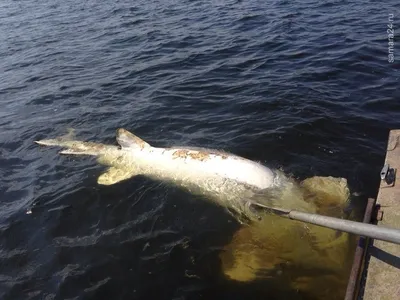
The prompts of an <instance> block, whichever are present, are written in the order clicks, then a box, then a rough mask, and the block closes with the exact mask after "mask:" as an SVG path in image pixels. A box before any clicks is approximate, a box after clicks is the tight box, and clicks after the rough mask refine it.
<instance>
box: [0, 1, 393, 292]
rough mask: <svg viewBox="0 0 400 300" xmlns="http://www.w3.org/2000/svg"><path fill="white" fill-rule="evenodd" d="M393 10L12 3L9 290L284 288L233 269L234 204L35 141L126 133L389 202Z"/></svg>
mask: <svg viewBox="0 0 400 300" xmlns="http://www.w3.org/2000/svg"><path fill="white" fill-rule="evenodd" d="M396 5H397V6H396ZM389 13H394V20H395V21H394V23H395V24H400V23H398V19H399V18H400V10H399V5H398V3H397V1H385V4H383V3H381V2H380V1H354V0H353V1H316V0H310V1H300V0H299V1H171V0H165V1H144V0H140V1H93V0H91V1H76V0H74V1H72V0H71V1H69V0H66V1H59V0H56V1H32V0H27V1H11V0H4V1H2V2H1V3H0V104H1V106H0V129H1V130H0V145H1V148H0V151H1V152H0V166H1V167H0V183H1V185H0V196H1V199H0V298H1V299H227V298H228V297H229V298H230V299H245V298H246V299H274V297H276V298H281V299H284V296H279V294H278V295H277V294H276V292H275V291H273V290H268V289H267V290H264V291H260V289H254V288H253V286H252V285H251V284H248V285H246V284H238V283H235V282H229V281H228V280H224V279H223V278H222V276H221V274H220V271H219V267H218V266H219V263H218V249H220V248H221V247H222V246H223V245H224V244H226V243H228V242H229V240H230V238H231V237H232V234H233V233H234V232H235V230H236V229H237V228H238V225H237V224H236V223H235V222H234V221H233V220H232V219H231V218H230V217H229V216H228V215H226V214H225V213H224V212H223V211H222V210H220V209H218V208H216V207H213V206H212V205H210V204H207V203H205V202H204V201H199V200H198V199H196V198H195V197H193V196H190V195H188V194H186V193H184V192H183V191H180V190H177V189H174V188H172V187H170V186H166V185H164V184H160V183H157V182H152V181H150V180H148V179H145V178H135V179H133V180H130V181H129V182H125V183H121V184H118V185H116V186H113V187H99V186H98V185H97V184H96V180H97V177H98V175H100V173H101V171H102V169H103V168H102V167H101V166H98V165H97V164H96V163H95V162H94V160H93V159H90V158H81V157H78V158H70V157H60V156H59V155H57V152H56V150H54V149H40V148H38V147H37V146H36V145H34V144H33V141H34V140H37V139H41V138H45V137H55V136H58V135H62V134H65V132H66V129H67V128H68V127H73V128H75V129H76V130H77V135H78V137H79V138H81V139H85V140H97V141H102V142H107V143H114V139H115V129H116V128H118V127H125V128H127V129H128V130H131V131H133V132H135V133H136V134H138V135H139V136H141V137H143V138H144V139H145V140H147V141H148V142H149V143H152V144H153V145H156V146H170V145H176V144H183V145H192V146H203V147H211V148H219V149H224V150H226V151H231V152H233V153H235V154H238V155H242V156H245V157H247V158H250V159H253V160H258V161H261V162H263V163H264V164H265V165H267V166H270V167H274V168H277V167H279V168H283V169H284V170H285V172H287V173H291V174H293V175H294V176H296V177H298V178H306V177H310V176H314V175H322V176H329V175H331V176H338V177H345V178H347V179H348V180H349V183H350V186H351V188H352V191H357V192H362V193H363V194H364V195H365V196H375V195H376V192H377V187H378V183H379V178H378V175H379V170H380V168H381V166H382V163H383V159H384V153H385V147H386V140H387V136H388V131H389V129H392V128H399V127H400V124H399V119H400V92H399V78H400V71H399V65H398V64H396V63H392V64H390V63H389V62H388V56H387V55H388V54H387V51H388V49H387V48H388V47H387V46H388V45H387V33H386V29H387V23H388V14H389ZM396 26H397V25H396ZM396 53H397V55H398V57H399V58H400V44H395V55H396ZM353 206H354V209H355V210H356V211H358V215H361V213H362V210H363V208H364V207H363V203H355V205H353ZM30 210H31V212H32V213H31V214H27V212H28V211H30ZM269 286H271V285H269ZM293 299H294V298H293ZM298 299H309V298H308V297H307V295H301V294H299V295H298Z"/></svg>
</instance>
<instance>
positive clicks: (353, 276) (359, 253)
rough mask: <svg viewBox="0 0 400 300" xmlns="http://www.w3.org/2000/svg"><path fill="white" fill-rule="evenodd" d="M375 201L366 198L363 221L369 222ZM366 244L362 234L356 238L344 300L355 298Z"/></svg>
mask: <svg viewBox="0 0 400 300" xmlns="http://www.w3.org/2000/svg"><path fill="white" fill-rule="evenodd" d="M375 201H376V200H375V199H374V198H368V203H367V207H366V208H365V213H364V219H363V223H370V222H371V216H372V211H373V209H374V206H375ZM366 245H367V239H366V238H365V237H363V236H360V237H359V239H358V244H357V248H356V251H355V253H354V260H353V265H352V267H351V271H350V276H349V282H348V284H347V289H346V296H345V297H344V300H353V299H355V294H356V287H357V283H358V278H359V276H360V270H361V264H362V261H363V258H364V253H365V249H366Z"/></svg>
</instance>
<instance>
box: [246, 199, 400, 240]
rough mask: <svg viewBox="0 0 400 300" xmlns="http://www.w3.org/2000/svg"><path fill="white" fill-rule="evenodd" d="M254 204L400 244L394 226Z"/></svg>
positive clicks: (309, 221) (298, 219) (305, 219)
mask: <svg viewBox="0 0 400 300" xmlns="http://www.w3.org/2000/svg"><path fill="white" fill-rule="evenodd" d="M251 204H252V205H254V206H257V207H259V208H263V209H265V210H267V211H271V212H272V213H273V214H276V215H280V216H282V217H286V218H290V219H292V220H297V221H302V222H306V223H311V224H314V225H318V226H322V227H327V228H331V229H335V230H339V231H343V232H348V233H353V234H357V235H361V236H366V237H369V238H373V239H377V240H382V241H386V242H390V243H394V244H400V230H399V229H394V228H388V227H383V226H377V225H373V224H364V223H360V222H355V221H349V220H343V219H338V218H333V217H328V216H322V215H317V214H310V213H305V212H300V211H295V210H289V209H283V208H277V207H269V206H266V205H263V204H259V203H256V202H252V203H251Z"/></svg>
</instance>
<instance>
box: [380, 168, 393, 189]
mask: <svg viewBox="0 0 400 300" xmlns="http://www.w3.org/2000/svg"><path fill="white" fill-rule="evenodd" d="M381 180H384V181H385V182H386V184H387V185H388V186H394V184H395V181H396V169H395V168H391V167H390V166H389V164H385V165H384V166H383V168H382V170H381Z"/></svg>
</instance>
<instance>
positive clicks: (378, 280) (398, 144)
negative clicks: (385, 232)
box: [358, 130, 400, 300]
mask: <svg viewBox="0 0 400 300" xmlns="http://www.w3.org/2000/svg"><path fill="white" fill-rule="evenodd" d="M385 163H386V164H389V166H390V167H391V168H395V169H397V172H396V181H395V184H394V186H388V185H387V184H386V182H385V181H382V182H381V185H380V188H379V193H378V198H377V204H379V205H381V210H382V211H383V219H382V220H381V221H379V222H378V225H382V226H387V227H394V228H398V229H400V178H399V174H400V130H392V131H390V134H389V141H388V147H387V152H386V159H385ZM367 257H368V258H369V262H368V261H367V262H366V269H365V274H366V278H365V281H364V282H365V285H364V287H363V289H362V291H361V292H360V294H359V297H358V298H359V299H365V300H397V299H399V300H400V245H396V244H392V243H388V242H383V241H378V240H375V241H373V242H372V243H371V244H370V246H369V247H368V250H367Z"/></svg>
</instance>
